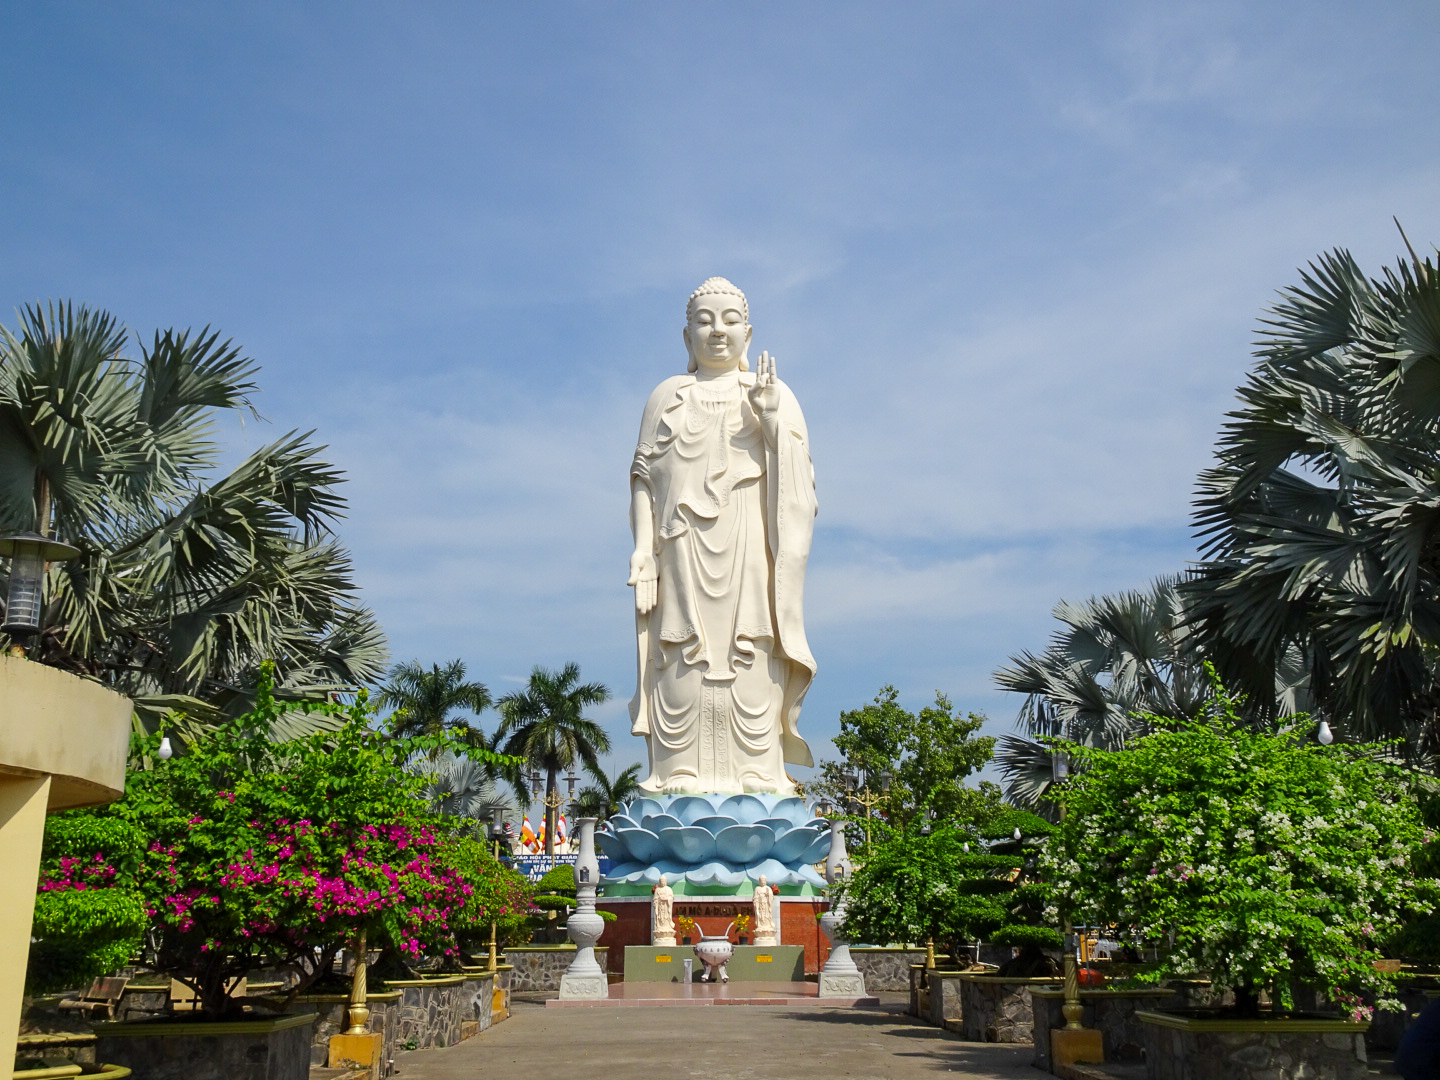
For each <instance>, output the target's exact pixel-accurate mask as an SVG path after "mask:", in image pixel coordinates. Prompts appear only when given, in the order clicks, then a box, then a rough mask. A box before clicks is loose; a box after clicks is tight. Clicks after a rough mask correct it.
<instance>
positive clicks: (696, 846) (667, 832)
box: [660, 825, 715, 865]
mask: <svg viewBox="0 0 1440 1080" xmlns="http://www.w3.org/2000/svg"><path fill="white" fill-rule="evenodd" d="M660 840H661V841H662V842H663V843H664V845H665V849H666V852H667V853H668V854H671V855H673V856H674V857H675V858H677V859H679V860H680V861H681V862H683V863H687V864H690V865H694V864H695V863H702V862H706V861H707V860H709V859H713V858H715V835H714V834H713V833H711V832H709V831H707V830H705V829H697V828H696V827H695V826H694V825H682V826H681V827H680V828H678V829H662V830H661V831H660Z"/></svg>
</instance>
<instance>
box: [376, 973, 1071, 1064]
mask: <svg viewBox="0 0 1440 1080" xmlns="http://www.w3.org/2000/svg"><path fill="white" fill-rule="evenodd" d="M900 997H901V995H899V994H882V995H881V999H882V1002H883V1004H882V1005H881V1006H880V1007H879V1008H877V1009H834V1010H832V1009H821V1008H814V1007H811V1008H806V1009H796V1008H790V1007H786V1006H736V1007H734V1008H725V1009H718V1008H708V1009H675V1008H656V1007H640V1008H633V1007H632V1008H625V1009H553V1008H552V1009H547V1008H544V1007H543V1002H541V1001H535V1000H529V1001H517V1002H516V1003H515V1008H514V1013H513V1014H512V1015H511V1017H510V1019H509V1020H506V1021H505V1022H504V1023H501V1024H498V1025H496V1026H495V1027H493V1028H491V1029H490V1030H489V1031H487V1032H485V1033H484V1034H483V1035H479V1036H477V1037H475V1038H473V1039H469V1040H467V1041H466V1042H463V1043H461V1044H460V1045H459V1046H451V1047H447V1048H446V1049H444V1050H414V1051H410V1052H409V1053H405V1054H401V1055H400V1057H399V1059H398V1060H397V1062H396V1064H397V1066H398V1068H399V1076H398V1078H397V1080H492V1078H493V1080H501V1078H503V1080H561V1078H564V1077H595V1078H596V1080H712V1078H713V1080H835V1078H836V1077H850V1078H854V1080H913V1078H919V1077H926V1078H931V1080H933V1078H935V1077H937V1076H942V1075H945V1074H949V1075H951V1076H955V1077H973V1078H975V1080H1037V1078H1039V1077H1043V1076H1044V1075H1045V1074H1044V1073H1041V1072H1037V1071H1036V1070H1035V1068H1034V1067H1033V1066H1031V1064H1030V1059H1031V1057H1032V1055H1033V1050H1032V1049H1031V1048H1030V1047H1028V1046H1025V1047H1017V1046H987V1045H984V1044H980V1043H965V1042H961V1041H959V1040H958V1039H957V1038H956V1037H955V1036H953V1035H949V1034H946V1033H945V1032H942V1031H940V1030H938V1029H936V1028H933V1027H930V1026H929V1025H928V1024H922V1023H920V1022H919V1021H918V1020H914V1019H912V1018H911V1017H908V1016H905V1015H904V1014H903V1005H902V1003H901V1001H900Z"/></svg>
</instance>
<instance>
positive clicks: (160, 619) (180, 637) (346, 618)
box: [0, 304, 387, 735]
mask: <svg viewBox="0 0 1440 1080" xmlns="http://www.w3.org/2000/svg"><path fill="white" fill-rule="evenodd" d="M129 344H130V335H129V332H128V331H127V330H125V329H124V328H123V327H121V326H120V325H119V324H118V323H117V321H116V320H115V318H114V317H113V316H112V315H109V314H108V313H106V312H103V311H91V310H89V309H88V308H85V307H73V306H71V305H70V304H52V305H50V306H48V307H45V308H41V307H39V306H32V307H27V308H25V309H24V310H23V311H22V312H21V313H20V326H19V329H18V330H17V331H15V332H11V331H9V330H6V329H4V328H3V327H0V531H3V532H6V533H9V532H28V531H38V532H40V533H42V534H45V535H53V536H58V537H59V538H61V539H63V540H65V541H67V542H69V543H70V544H72V545H74V546H75V547H77V548H78V549H79V551H80V554H79V556H78V557H77V558H75V559H73V560H71V561H68V562H62V563H57V564H53V565H52V566H51V567H50V568H49V570H48V573H47V581H46V597H47V600H46V604H45V606H44V610H43V613H42V617H41V623H42V625H41V628H40V632H39V634H38V635H35V637H34V640H33V641H32V642H31V643H30V655H31V657H32V659H35V660H38V661H39V662H41V663H45V664H51V665H54V666H57V667H63V668H67V669H69V670H72V671H75V672H78V673H81V674H84V675H87V676H90V677H93V678H97V679H99V680H101V681H102V682H104V683H106V684H107V685H110V686H113V687H115V688H116V689H118V690H120V691H122V692H123V693H125V694H127V695H128V696H130V697H131V698H133V699H134V700H135V703H136V717H137V723H139V724H140V725H141V726H142V727H144V728H147V729H153V727H154V725H155V724H156V723H158V722H159V721H160V719H161V718H162V717H164V716H165V714H166V713H167V712H168V711H169V710H172V709H181V710H184V712H185V713H186V714H187V716H188V726H186V725H184V724H182V725H181V731H180V733H181V734H182V735H193V734H194V733H195V732H196V731H198V730H200V729H201V728H203V726H204V725H205V723H206V722H210V721H213V720H215V719H218V718H219V716H221V715H222V714H223V713H226V712H229V713H235V712H237V711H243V709H245V708H246V707H247V706H248V704H249V695H250V693H251V691H252V689H253V687H254V685H255V680H256V675H257V673H258V670H259V667H260V665H261V663H263V662H264V661H266V660H273V661H274V662H275V673H276V678H277V691H278V693H279V694H280V696H282V697H291V698H310V699H315V698H323V697H325V696H326V695H328V694H333V693H335V692H339V691H344V690H349V689H354V688H356V687H357V686H359V685H361V684H364V683H367V682H370V681H371V680H373V679H374V678H375V677H377V676H378V675H379V674H380V672H381V671H382V670H383V669H384V664H385V661H386V658H387V656H386V648H385V639H384V636H383V634H382V633H381V631H380V628H379V626H378V624H377V623H376V621H375V618H374V616H373V615H372V614H371V613H370V612H369V611H368V610H367V609H366V608H365V607H363V606H362V605H361V604H360V603H359V602H358V599H357V589H356V586H355V582H354V578H353V572H352V567H351V564H350V559H349V556H348V555H347V554H346V552H345V550H344V548H342V547H341V546H340V545H339V543H338V542H337V541H336V539H335V537H334V535H333V533H332V532H331V529H332V527H333V524H334V522H335V521H336V519H338V518H339V517H340V516H342V514H343V511H344V508H345V502H344V500H343V498H341V496H340V495H339V494H338V493H337V491H336V488H337V487H338V485H339V484H340V483H341V481H342V479H343V477H342V476H341V474H340V473H339V472H338V471H337V470H336V469H335V468H333V467H332V466H331V465H329V464H327V463H325V462H324V461H323V460H321V458H320V454H321V452H322V450H323V448H322V447H317V446H314V445H312V444H311V442H310V441H309V436H308V435H301V434H296V433H291V434H289V435H287V436H285V437H284V438H282V439H279V440H278V441H276V442H274V443H272V444H271V445H269V446H265V447H263V448H261V449H259V450H257V451H255V452H254V453H253V454H251V455H250V456H249V457H248V458H246V459H244V460H243V461H242V462H240V464H239V465H237V466H236V467H235V468H234V469H232V470H230V471H229V472H228V473H223V472H220V471H219V464H220V448H219V447H218V446H217V445H216V444H215V442H214V441H213V440H212V438H211V436H212V434H213V426H214V421H215V419H216V417H217V415H219V414H222V413H226V412H229V413H237V412H244V411H246V410H248V409H250V399H251V395H252V394H253V393H254V391H255V389H256V386H255V383H254V381H253V379H254V375H255V372H256V366H255V364H254V362H253V361H251V360H249V359H247V358H244V357H243V356H241V354H240V351H239V350H238V349H237V348H235V347H234V346H233V345H232V344H231V343H230V342H228V341H221V340H220V338H219V335H218V334H217V333H214V332H212V331H210V330H209V328H206V329H205V330H202V331H200V332H199V333H198V334H192V333H191V332H190V331H188V330H186V331H175V330H166V331H163V332H156V333H155V335H154V337H153V339H152V341H151V343H150V344H149V346H148V347H147V346H145V345H144V344H143V343H141V344H140V345H139V355H138V356H131V355H127V348H128V347H129ZM173 722H174V721H173V720H172V723H173ZM287 723H288V724H289V725H290V727H291V728H293V729H294V731H295V732H298V731H300V730H303V729H305V728H306V727H307V726H308V725H309V723H310V722H307V721H306V720H305V719H304V717H303V714H298V713H297V714H294V715H292V716H291V717H289V718H287ZM284 727H285V725H284V724H282V728H284ZM285 733H293V732H291V731H290V730H289V729H288V728H287V729H286V730H285V731H282V732H281V734H285Z"/></svg>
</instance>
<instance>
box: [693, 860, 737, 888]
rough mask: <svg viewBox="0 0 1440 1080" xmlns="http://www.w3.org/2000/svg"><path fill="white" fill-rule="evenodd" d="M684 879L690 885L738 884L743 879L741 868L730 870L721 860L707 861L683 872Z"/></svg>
mask: <svg viewBox="0 0 1440 1080" xmlns="http://www.w3.org/2000/svg"><path fill="white" fill-rule="evenodd" d="M685 880H686V881H688V882H690V884H692V885H727V886H732V887H733V886H735V885H739V884H740V883H741V882H742V881H744V880H745V872H744V871H743V870H732V869H731V868H730V867H728V866H726V865H725V864H724V863H721V862H707V863H705V865H703V866H698V867H696V868H695V869H693V870H687V871H686V872H685Z"/></svg>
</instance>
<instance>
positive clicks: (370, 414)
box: [0, 0, 1440, 764]
mask: <svg viewBox="0 0 1440 1080" xmlns="http://www.w3.org/2000/svg"><path fill="white" fill-rule="evenodd" d="M0 26H3V27H4V30H5V34H6V40H7V45H8V48H7V50H6V63H5V64H4V65H3V67H0V109H3V120H4V132H5V135H6V150H5V152H4V154H3V156H0V223H3V236H4V246H3V249H0V250H3V251H4V255H5V257H4V259H3V260H0V311H8V309H10V308H12V307H14V306H16V305H19V304H21V303H23V302H26V301H31V300H36V299H44V298H50V297H57V298H58V297H70V298H73V299H75V300H77V301H83V302H86V303H89V304H91V305H95V306H102V307H106V308H108V309H110V310H111V311H113V312H114V313H116V314H117V315H118V316H119V317H120V318H121V319H122V320H124V321H125V322H126V323H127V324H128V325H130V326H131V327H132V328H135V329H137V330H139V331H141V332H143V333H148V332H149V331H150V330H151V329H152V328H154V327H156V326H171V325H176V326H186V325H195V326H199V325H203V324H206V323H209V324H212V325H214V326H216V327H219V328H221V329H223V330H224V332H225V333H227V334H229V335H232V336H233V337H234V338H235V339H236V340H237V341H238V342H240V343H242V344H243V346H244V347H245V349H246V351H247V352H248V353H249V354H250V355H252V356H254V357H255V358H256V359H257V360H259V361H260V363H261V364H262V365H263V375H262V385H263V387H264V390H265V392H264V394H263V395H262V397H261V399H260V401H259V405H260V408H261V410H262V412H263V413H264V414H265V416H266V417H267V418H268V420H269V422H268V423H266V424H259V425H257V424H253V423H252V424H250V425H248V426H247V427H246V428H245V429H244V430H243V431H235V432H233V433H232V437H233V441H234V445H235V447H236V448H237V450H248V449H250V448H253V447H254V446H257V445H260V444H261V443H262V442H266V441H269V440H270V439H271V438H273V437H275V436H277V435H278V434H280V433H282V432H284V431H287V430H290V429H292V428H300V429H309V428H315V429H317V430H318V432H319V438H321V439H322V440H323V441H325V442H327V443H329V445H330V446H331V448H332V449H331V453H332V455H333V457H334V460H335V461H336V462H337V463H338V464H339V465H341V466H342V467H343V468H344V469H346V470H347V472H348V473H349V475H350V477H351V482H350V484H349V485H348V488H349V490H348V492H347V494H348V496H349V498H350V499H351V503H352V508H351V514H350V517H349V520H348V521H347V523H346V525H345V528H344V532H343V536H344V539H345V540H346V541H347V542H348V543H349V545H350V546H351V548H352V549H353V551H354V553H355V556H356V559H357V562H358V568H359V575H360V579H361V581H362V583H363V586H364V590H365V598H366V600H367V601H368V602H369V603H370V604H372V605H373V606H374V607H375V608H376V609H377V610H378V612H379V613H380V615H381V618H382V619H383V621H384V623H385V625H386V628H387V630H388V632H389V634H390V638H391V643H392V646H393V648H394V651H395V654H396V656H397V658H411V657H415V658H419V659H422V660H424V661H427V662H429V661H436V660H442V661H443V660H447V659H449V658H451V657H455V656H459V657H463V658H464V659H465V660H466V661H467V663H468V664H469V665H470V667H471V669H472V672H473V673H474V674H475V675H477V676H479V677H480V678H482V679H483V680H484V681H486V682H487V683H489V684H490V686H491V687H492V689H494V690H496V691H497V692H504V691H506V690H508V689H511V688H513V687H514V686H516V685H518V684H519V682H520V681H521V680H522V679H523V678H524V676H525V675H526V673H527V672H528V671H529V669H530V667H531V666H532V665H534V664H537V663H539V664H546V665H550V666H554V665H559V664H561V663H563V662H565V661H566V660H570V659H574V660H577V661H579V662H580V664H581V666H582V671H583V672H584V674H585V675H586V676H587V677H591V678H596V679H600V680H603V681H604V682H606V683H608V684H609V685H610V686H611V687H612V688H613V689H614V690H615V691H616V700H615V701H614V702H612V703H611V704H610V705H608V706H606V707H604V708H603V709H601V710H600V711H599V713H598V714H597V715H598V716H599V718H601V719H602V720H604V721H605V722H606V723H607V724H608V725H609V727H610V729H611V731H612V733H613V734H614V736H615V737H616V744H617V754H616V756H615V758H616V761H617V762H618V763H622V764H623V763H625V762H628V761H630V760H637V759H639V757H640V756H641V747H640V745H639V741H638V740H632V739H631V738H630V736H629V735H628V720H627V718H626V712H625V702H626V700H628V698H629V695H630V692H631V690H632V686H631V683H632V680H633V670H634V669H633V663H634V661H633V647H634V646H633V638H632V623H631V617H630V597H629V590H627V589H626V588H625V587H624V580H625V572H626V558H627V556H628V553H629V546H630V541H629V532H628V524H627V520H626V502H627V486H626V470H627V467H628V463H629V458H630V454H631V450H632V447H633V443H634V437H635V431H636V427H637V425H638V422H639V415H640V408H641V405H642V404H643V402H644V400H645V397H646V395H647V393H648V392H649V390H650V388H651V387H652V386H653V385H654V384H655V383H657V382H659V381H660V380H661V379H662V378H664V377H665V376H667V375H669V374H671V373H673V372H676V371H679V370H683V366H684V363H685V357H684V352H683V348H682V346H681V341H680V328H681V325H682V321H683V308H684V302H685V297H686V296H687V295H688V293H689V292H690V290H691V289H693V288H694V287H695V285H696V284H698V283H699V282H700V281H701V280H702V279H703V278H705V277H707V276H710V275H712V274H723V275H725V276H727V277H729V278H731V279H732V280H734V281H735V282H736V283H738V284H739V285H740V286H741V287H742V288H744V289H745V290H746V291H747V292H748V294H749V296H750V304H751V314H752V322H753V324H754V326H755V350H756V351H758V350H759V349H761V348H764V349H768V350H769V351H770V352H771V353H773V354H775V355H776V356H777V357H778V360H779V370H780V374H781V376H782V377H783V378H784V379H785V380H786V381H787V382H789V384H790V385H791V386H792V387H793V389H794V390H795V392H796V394H797V396H798V397H799V400H800V402H801V404H802V406H803V407H804V409H805V411H806V414H807V417H808V420H809V423H810V428H811V435H812V442H813V453H814V458H815V462H816V469H817V473H818V479H819V495H820V513H821V516H820V519H819V528H818V531H817V534H816V540H815V547H814V553H813V557H812V563H811V576H810V586H809V593H808V623H809V628H810V637H811V644H812V647H813V649H814V651H815V653H816V656H817V659H818V661H819V664H820V675H819V677H818V679H817V681H816V683H815V686H814V689H813V690H812V692H811V695H810V698H809V702H808V704H807V708H806V712H805V715H804V717H803V718H802V730H803V731H804V732H805V733H806V735H807V736H808V737H809V738H810V740H811V743H812V745H813V746H814V747H815V749H816V751H817V753H818V754H819V755H820V756H825V755H826V754H827V753H828V752H829V747H828V742H827V741H828V739H829V737H830V736H831V735H832V734H833V733H834V731H835V730H836V719H837V717H838V714H839V713H840V711H841V710H842V709H845V708H851V707H854V706H857V705H859V704H861V703H863V702H864V701H866V700H868V699H869V698H870V697H871V696H873V694H874V693H875V692H876V690H877V689H878V688H879V687H880V686H881V685H882V684H883V683H886V682H893V683H894V684H895V685H897V686H898V687H899V688H900V690H901V693H902V696H903V699H904V700H905V701H906V702H907V703H909V704H910V705H912V706H913V707H919V706H920V705H921V704H923V703H924V702H925V701H926V699H928V697H929V696H930V695H931V694H932V693H933V692H934V691H935V690H936V689H941V690H945V691H946V692H948V693H950V694H951V695H952V696H953V698H954V699H955V701H956V702H957V704H958V705H960V706H961V707H962V708H969V709H975V710H982V711H986V712H987V713H989V715H990V716H991V717H992V720H993V723H992V725H991V729H992V733H999V732H1002V731H1005V730H1009V727H1010V723H1011V720H1012V717H1013V715H1014V712H1015V708H1016V706H1017V704H1018V702H1015V701H1011V700H1009V699H1008V697H1007V695H1004V694H1001V693H999V692H997V691H995V690H994V689H993V688H992V685H991V681H990V674H991V672H992V671H993V670H994V669H995V668H996V667H997V666H999V665H1000V664H1002V663H1003V662H1004V661H1005V659H1006V658H1007V656H1009V655H1010V654H1012V653H1014V652H1016V651H1018V650H1020V649H1022V648H1040V647H1042V646H1043V645H1044V642H1045V638H1046V635H1047V634H1048V633H1049V632H1050V629H1051V619H1050V615H1049V612H1050V608H1051V607H1052V605H1053V604H1054V603H1055V602H1056V601H1058V600H1060V599H1061V598H1069V599H1080V598H1083V597H1085V596H1087V595H1091V594H1095V593H1101V592H1105V591H1111V590H1116V589H1121V588H1129V587H1136V586H1141V585H1143V584H1144V583H1145V582H1147V581H1148V580H1149V579H1150V578H1151V577H1153V576H1154V575H1156V574H1159V573H1163V572H1167V571H1172V570H1177V569H1179V568H1180V567H1182V566H1183V565H1184V562H1185V560H1186V559H1187V558H1189V557H1191V556H1192V555H1193V552H1194V545H1193V542H1192V540H1191V537H1190V533H1189V529H1188V526H1187V509H1188V501H1189V497H1190V491H1191V485H1192V481H1193V479H1194V476H1195V474H1196V472H1197V471H1198V470H1199V469H1200V468H1201V467H1202V466H1203V465H1204V464H1205V462H1206V460H1207V457H1208V455H1209V452H1210V447H1211V445H1212V441H1213V437H1214V434H1215V431H1216V429H1217V427H1218V425H1219V424H1220V422H1221V419H1222V416H1223V413H1224V412H1225V410H1226V408H1227V407H1228V406H1229V403H1230V401H1231V400H1232V398H1233V388H1234V387H1235V385H1236V384H1237V382H1238V381H1239V379H1240V377H1241V375H1242V373H1243V372H1244V370H1245V368H1246V367H1247V365H1248V362H1249V350H1250V344H1249V343H1250V341H1251V340H1252V338H1253V336H1254V331H1255V326H1256V322H1257V319H1258V317H1259V316H1260V313H1261V310H1262V308H1263V307H1264V305H1265V304H1266V303H1268V302H1269V300H1270V298H1271V297H1272V296H1273V292H1274V290H1275V289H1277V288H1280V287H1282V286H1284V285H1286V284H1288V283H1290V282H1292V281H1293V280H1294V279H1295V272H1294V268H1295V267H1297V266H1299V265H1302V264H1303V263H1304V262H1305V261H1307V260H1308V259H1309V258H1311V257H1313V256H1314V255H1315V254H1317V253H1318V252H1320V251H1322V250H1325V249H1327V248H1330V247H1334V246H1345V247H1349V248H1350V249H1352V250H1353V251H1354V252H1355V253H1356V254H1357V255H1358V256H1359V257H1360V259H1361V260H1362V262H1363V263H1364V264H1365V265H1367V266H1368V267H1370V268H1372V269H1375V268H1378V266H1379V265H1380V264H1381V263H1382V262H1385V261H1389V260H1391V259H1393V258H1394V257H1395V255H1396V253H1397V252H1398V251H1399V249H1400V243H1399V238H1398V236H1397V234H1396V232H1395V227H1394V225H1393V223H1392V222H1391V216H1392V215H1394V216H1397V217H1399V218H1400V220H1401V222H1402V223H1403V224H1404V225H1405V227H1406V229H1407V231H1408V232H1409V234H1410V236H1411V238H1412V239H1413V240H1414V241H1416V243H1417V245H1423V246H1425V247H1427V248H1428V247H1429V246H1431V245H1432V244H1433V243H1434V242H1436V241H1437V239H1440V201H1437V194H1440V144H1437V136H1440V109H1437V107H1436V106H1437V103H1440V95H1437V90H1440V68H1437V67H1436V65H1435V63H1434V57H1435V55H1436V53H1437V44H1440V8H1437V7H1436V6H1435V5H1434V4H1433V3H1425V2H1414V3H1409V2H1396V3H1364V4H1362V3H1323V2H1308V3H1289V2H1269V3H1265V4H1254V3H1229V2H1223V0H1210V2H1206V3H1203V4H1184V3H1155V2H1150V3H1094V4H1083V5H1082V4H1060V3H1037V2H1026V0H1009V2H1005V3H1000V2H994V3H925V2H920V0H909V2H907V3H904V4H894V3H883V4H882V3H878V2H877V3H846V2H841V0H825V2H823V3H774V2H771V3H730V4H726V5H690V4H676V3H641V2H634V3H618V2H608V3H604V2H585V3H581V2H574V3H559V2H555V3H536V4H526V5H516V4H498V3H490V4H476V3H453V4H447V3H429V2H422V0H411V2H408V3H405V4H377V3H369V2H345V3H340V2H329V3H323V2H316V3H306V4H293V3H260V2H253V0H252V2H249V3H246V4H243V5H238V4H237V5H221V4H203V5H202V4H179V3H164V4H161V3H98V2H97V3H67V2H62V0H51V2H47V3H45V4H30V5H22V4H11V5H7V6H6V8H5V10H4V12H3V14H0ZM7 321H8V320H7Z"/></svg>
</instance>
